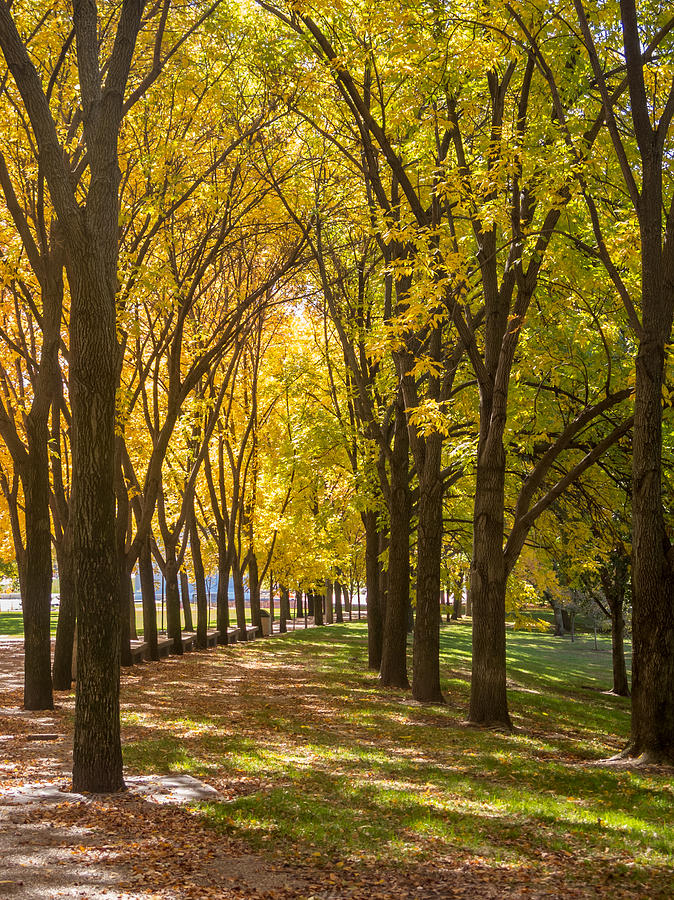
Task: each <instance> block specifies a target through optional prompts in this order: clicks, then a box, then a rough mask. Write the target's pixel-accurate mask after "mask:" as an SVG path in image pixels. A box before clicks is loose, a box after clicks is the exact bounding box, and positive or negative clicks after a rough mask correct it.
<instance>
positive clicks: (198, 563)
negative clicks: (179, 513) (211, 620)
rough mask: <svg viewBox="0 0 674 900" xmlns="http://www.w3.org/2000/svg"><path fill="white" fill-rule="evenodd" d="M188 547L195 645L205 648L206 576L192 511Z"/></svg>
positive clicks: (206, 640) (195, 518) (197, 529)
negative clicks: (194, 602) (194, 591)
mask: <svg viewBox="0 0 674 900" xmlns="http://www.w3.org/2000/svg"><path fill="white" fill-rule="evenodd" d="M190 548H191V550H192V563H193V565H194V580H195V582H196V585H197V647H199V649H200V650H205V649H206V648H207V647H208V636H207V632H208V597H207V596H206V578H205V575H204V562H203V559H202V556H201V538H200V536H199V525H198V523H197V517H196V515H194V513H193V514H192V516H191V519H190Z"/></svg>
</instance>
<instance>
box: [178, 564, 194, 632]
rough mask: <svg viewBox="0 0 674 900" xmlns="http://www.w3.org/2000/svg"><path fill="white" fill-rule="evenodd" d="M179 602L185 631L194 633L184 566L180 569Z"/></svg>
mask: <svg viewBox="0 0 674 900" xmlns="http://www.w3.org/2000/svg"><path fill="white" fill-rule="evenodd" d="M180 600H181V602H182V607H183V619H184V620H185V631H194V619H193V618H192V602H191V600H190V580H189V578H188V577H187V569H186V568H185V566H184V565H183V566H181V567H180Z"/></svg>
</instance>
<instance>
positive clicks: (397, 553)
mask: <svg viewBox="0 0 674 900" xmlns="http://www.w3.org/2000/svg"><path fill="white" fill-rule="evenodd" d="M410 515H411V500H410V491H409V435H408V432H407V418H406V416H405V408H404V405H403V401H402V396H400V397H399V398H398V402H397V403H396V414H395V437H394V441H393V453H392V457H391V499H390V509H389V518H390V522H391V532H390V538H389V555H388V558H389V562H388V596H387V602H386V617H385V619H384V623H383V636H382V657H381V670H380V674H379V681H380V684H382V685H383V686H385V687H400V688H407V687H409V680H408V678H407V607H408V604H409V601H410Z"/></svg>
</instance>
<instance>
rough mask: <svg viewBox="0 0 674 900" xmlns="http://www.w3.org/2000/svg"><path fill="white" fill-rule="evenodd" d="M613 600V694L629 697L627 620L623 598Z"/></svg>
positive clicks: (611, 605) (613, 598)
mask: <svg viewBox="0 0 674 900" xmlns="http://www.w3.org/2000/svg"><path fill="white" fill-rule="evenodd" d="M610 599H611V604H610V607H611V644H612V651H613V654H612V656H613V693H614V694H618V695H619V696H620V697H629V695H630V686H629V682H628V680H627V666H626V665H625V619H624V618H623V601H622V598H618V597H612V598H610Z"/></svg>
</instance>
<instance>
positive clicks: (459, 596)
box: [452, 575, 463, 619]
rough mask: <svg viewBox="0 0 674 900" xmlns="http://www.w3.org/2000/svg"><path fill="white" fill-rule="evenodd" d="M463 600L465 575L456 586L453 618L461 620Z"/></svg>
mask: <svg viewBox="0 0 674 900" xmlns="http://www.w3.org/2000/svg"><path fill="white" fill-rule="evenodd" d="M462 600H463V575H461V577H460V578H459V580H458V581H457V582H456V584H455V585H454V606H453V608H452V618H453V619H460V618H461V605H462V604H461V601H462Z"/></svg>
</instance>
